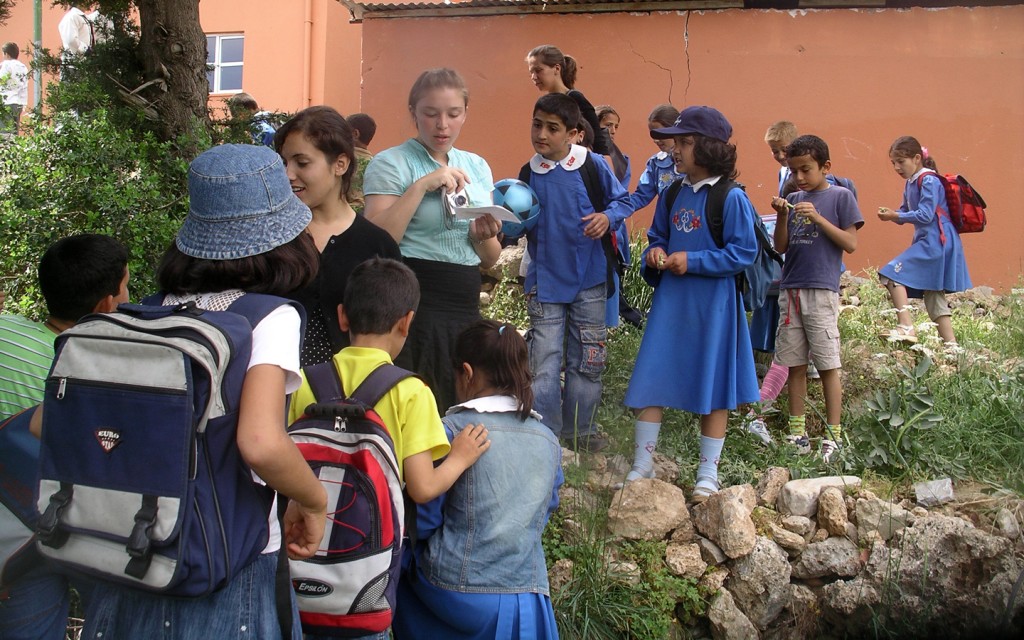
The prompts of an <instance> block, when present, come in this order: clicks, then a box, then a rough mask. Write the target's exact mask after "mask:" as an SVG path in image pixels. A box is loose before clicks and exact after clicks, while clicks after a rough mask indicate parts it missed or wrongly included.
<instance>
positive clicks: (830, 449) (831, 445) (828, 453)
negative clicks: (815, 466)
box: [821, 439, 842, 462]
mask: <svg viewBox="0 0 1024 640" xmlns="http://www.w3.org/2000/svg"><path fill="white" fill-rule="evenodd" d="M841 448H842V447H841V446H840V445H839V443H838V442H836V441H835V440H827V439H825V440H822V441H821V459H822V461H824V462H829V461H830V460H831V459H832V455H833V454H835V452H836V451H839V450H840V449H841Z"/></svg>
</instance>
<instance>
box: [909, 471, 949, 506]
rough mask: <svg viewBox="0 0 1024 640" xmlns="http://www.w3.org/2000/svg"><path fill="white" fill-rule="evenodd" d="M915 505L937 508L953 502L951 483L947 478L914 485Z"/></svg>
mask: <svg viewBox="0 0 1024 640" xmlns="http://www.w3.org/2000/svg"><path fill="white" fill-rule="evenodd" d="M914 495H915V496H916V497H917V504H919V505H921V506H922V507H937V506H939V505H940V504H946V503H947V502H952V501H953V497H954V496H953V481H952V480H950V479H949V478H941V479H939V480H930V481H928V482H918V483H917V484H915V485H914Z"/></svg>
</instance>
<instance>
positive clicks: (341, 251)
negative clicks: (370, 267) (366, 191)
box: [274, 106, 402, 367]
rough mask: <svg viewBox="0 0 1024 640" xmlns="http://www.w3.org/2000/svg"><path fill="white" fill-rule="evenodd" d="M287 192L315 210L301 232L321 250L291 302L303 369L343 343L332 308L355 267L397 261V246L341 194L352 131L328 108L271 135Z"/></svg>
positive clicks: (350, 166)
mask: <svg viewBox="0 0 1024 640" xmlns="http://www.w3.org/2000/svg"><path fill="white" fill-rule="evenodd" d="M274 146H275V147H276V150H277V152H278V153H279V154H280V155H281V158H282V159H283V160H284V164H285V168H286V170H287V172H288V180H289V182H290V183H291V185H292V191H294V192H295V195H296V196H298V198H299V200H302V202H304V203H305V204H306V206H308V207H309V208H310V210H311V211H312V212H313V220H312V222H310V223H309V226H308V227H307V228H306V230H307V231H308V232H309V234H310V235H312V236H313V241H314V242H315V243H316V248H317V249H318V250H319V251H320V270H319V273H318V274H317V277H316V279H315V280H314V281H313V282H312V284H310V285H309V286H308V287H306V288H305V289H301V290H299V291H296V292H295V293H294V294H292V296H291V297H292V299H294V300H296V301H297V302H299V303H301V304H302V306H303V307H304V308H305V309H306V332H305V336H304V341H303V344H302V357H301V364H302V366H304V367H306V366H309V365H312V364H316V363H318V362H326V361H327V360H330V359H331V356H333V355H334V354H335V353H337V352H338V351H341V349H343V348H344V347H346V346H348V344H349V339H348V335H347V334H346V333H345V332H343V331H342V330H341V327H340V326H339V325H338V305H339V304H341V301H342V299H343V297H344V295H345V285H346V283H347V282H348V276H349V274H350V273H351V272H352V270H353V269H354V268H355V267H356V265H358V264H359V263H361V262H363V261H365V260H368V259H370V258H373V257H375V256H381V257H384V258H394V259H396V260H401V259H402V254H401V252H400V251H399V250H398V243H396V242H395V241H394V239H392V237H391V236H390V235H389V234H388V233H387V232H386V231H384V230H383V229H381V228H380V227H378V226H376V225H374V224H373V223H372V222H369V221H367V220H366V219H365V218H363V217H362V216H359V215H356V212H355V210H353V209H352V207H351V206H350V205H349V203H348V201H347V199H346V195H347V194H348V188H349V184H350V183H351V181H352V175H353V174H354V173H355V169H356V162H355V150H354V148H353V144H352V128H351V127H350V126H349V124H348V122H346V121H345V118H344V117H342V115H341V114H340V113H338V112H337V111H335V110H334V109H332V108H331V107H325V106H318V107H310V108H308V109H303V110H302V111H300V112H298V113H297V114H295V117H293V118H292V119H291V120H289V121H288V122H286V123H285V124H284V125H283V126H282V127H281V128H280V129H278V130H277V134H276V135H275V136H274Z"/></svg>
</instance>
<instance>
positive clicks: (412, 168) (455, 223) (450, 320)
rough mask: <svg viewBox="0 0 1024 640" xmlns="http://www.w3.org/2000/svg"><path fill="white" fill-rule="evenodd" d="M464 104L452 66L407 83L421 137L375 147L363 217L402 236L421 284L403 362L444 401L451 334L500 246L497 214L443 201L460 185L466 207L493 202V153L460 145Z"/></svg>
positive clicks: (449, 385) (449, 392) (472, 311)
mask: <svg viewBox="0 0 1024 640" xmlns="http://www.w3.org/2000/svg"><path fill="white" fill-rule="evenodd" d="M468 104H469V92H468V91H467V90H466V83H465V82H464V81H463V80H462V77H461V76H459V74H458V73H457V72H456V71H454V70H452V69H431V70H429V71H424V72H423V73H422V74H420V77H419V78H417V80H416V82H415V83H414V84H413V86H412V90H411V91H410V92H409V113H410V114H411V115H412V118H413V122H414V123H415V125H416V137H414V138H411V139H409V140H406V141H405V142H403V143H402V144H400V145H398V146H397V147H392V148H390V149H386V150H384V151H382V152H380V153H378V154H377V155H376V156H374V158H373V160H372V161H370V164H369V165H368V166H367V167H366V173H365V175H364V177H363V193H364V195H365V198H366V208H365V209H364V213H365V216H366V219H367V220H369V221H370V222H373V223H374V224H376V225H377V226H379V227H381V228H383V229H384V230H385V231H387V232H388V233H390V234H391V236H392V237H393V238H394V239H395V240H396V241H397V242H398V246H399V248H400V249H401V251H402V256H403V257H404V259H405V262H406V264H408V265H409V267H410V268H412V270H413V271H414V272H415V273H416V277H417V279H418V280H419V283H420V293H421V297H420V305H419V309H418V310H417V312H416V316H415V318H414V320H413V324H412V327H411V329H410V333H409V340H408V342H407V343H406V345H407V346H406V351H404V352H403V354H402V356H400V357H399V364H403V365H405V366H407V367H409V368H411V369H413V370H414V371H415V372H416V373H418V374H419V375H421V376H423V377H424V378H425V379H426V381H427V383H428V384H429V385H430V388H431V389H432V390H433V391H434V396H435V398H436V399H437V406H438V407H439V408H440V409H441V410H444V409H445V408H447V407H449V406H451V405H453V404H455V383H454V379H453V374H452V367H451V354H452V346H453V345H454V342H455V338H456V336H458V334H459V332H460V331H461V330H462V329H464V328H465V327H466V326H468V325H469V324H470V323H472V322H473V321H474V320H478V319H479V318H480V310H479V301H480V269H479V268H480V266H483V267H485V268H486V267H489V266H491V265H493V264H494V263H495V261H497V259H498V254H499V253H500V252H501V245H500V244H499V243H498V239H497V235H498V231H500V229H501V225H500V223H499V222H498V221H497V220H495V219H494V218H493V217H492V216H489V215H487V216H481V217H479V218H477V219H476V220H472V221H468V220H452V219H448V218H446V217H445V215H444V209H443V207H442V205H441V199H442V194H443V193H444V192H449V193H451V192H458V191H461V190H463V189H465V193H466V195H467V197H468V199H469V203H468V204H469V206H483V205H489V204H492V198H491V191H492V190H493V188H494V184H493V183H494V180H493V178H492V177H491V169H490V167H488V166H487V162H485V161H484V159H483V158H481V157H480V156H478V155H476V154H473V153H469V152H466V151H461V150H459V149H456V148H454V145H455V141H456V140H457V139H458V137H459V133H460V132H461V131H462V125H463V124H465V122H466V109H467V106H468Z"/></svg>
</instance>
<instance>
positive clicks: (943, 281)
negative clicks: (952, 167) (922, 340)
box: [878, 136, 972, 345]
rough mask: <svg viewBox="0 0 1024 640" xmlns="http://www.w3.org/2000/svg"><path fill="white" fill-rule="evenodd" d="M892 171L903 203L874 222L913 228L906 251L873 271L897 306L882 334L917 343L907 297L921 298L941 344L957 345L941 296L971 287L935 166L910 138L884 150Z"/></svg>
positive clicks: (882, 209) (884, 210)
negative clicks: (893, 324) (894, 323)
mask: <svg viewBox="0 0 1024 640" xmlns="http://www.w3.org/2000/svg"><path fill="white" fill-rule="evenodd" d="M889 160H890V161H891V162H892V166H893V169H895V170H896V173H897V174H899V176H900V177H901V178H903V179H904V180H906V181H907V182H906V185H905V186H904V187H903V204H902V205H900V208H899V209H896V210H895V211H893V210H892V209H889V208H887V207H879V208H878V218H879V219H880V220H883V221H885V222H895V223H896V224H900V225H902V224H906V223H908V222H909V223H911V224H913V225H914V239H913V240H912V241H911V244H910V247H909V248H908V249H907V250H906V251H904V252H903V253H901V254H900V255H898V256H896V257H895V258H893V259H892V260H891V261H890V262H889V264H887V265H885V266H884V267H882V268H881V269H879V270H878V276H879V278H880V279H881V281H882V284H883V285H885V287H886V289H888V290H889V296H890V297H891V298H892V304H893V306H894V307H896V312H897V319H898V322H899V326H897V327H896V328H895V329H892V330H891V331H889V332H887V333H886V336H887V337H892V338H894V339H896V340H903V341H908V342H916V341H917V336H916V333H915V331H914V323H913V321H912V319H911V316H910V310H909V309H908V308H907V298H921V297H923V298H924V304H925V308H926V309H927V310H928V317H929V318H931V320H932V322H934V323H935V324H936V325H938V330H939V335H940V336H941V337H942V339H943V340H944V341H945V342H946V344H947V345H948V344H956V336H954V335H953V322H952V318H951V316H950V313H951V312H950V309H949V303H948V302H947V301H946V292H947V291H949V292H952V291H964V290H966V289H970V288H971V286H972V285H971V276H970V274H969V273H968V272H967V259H966V258H965V257H964V248H963V244H961V242H960V235H959V234H958V233H957V231H956V227H954V226H953V221H952V220H951V219H950V217H949V206H948V205H947V204H946V193H945V189H944V188H943V186H942V182H941V181H940V180H939V178H938V175H937V174H936V167H935V161H934V160H933V159H932V158H931V156H929V155H928V150H927V149H925V148H924V147H922V146H921V143H920V142H918V141H917V140H916V139H915V138H912V137H910V136H903V137H901V138H897V139H896V141H895V142H893V143H892V146H891V147H890V148H889Z"/></svg>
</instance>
